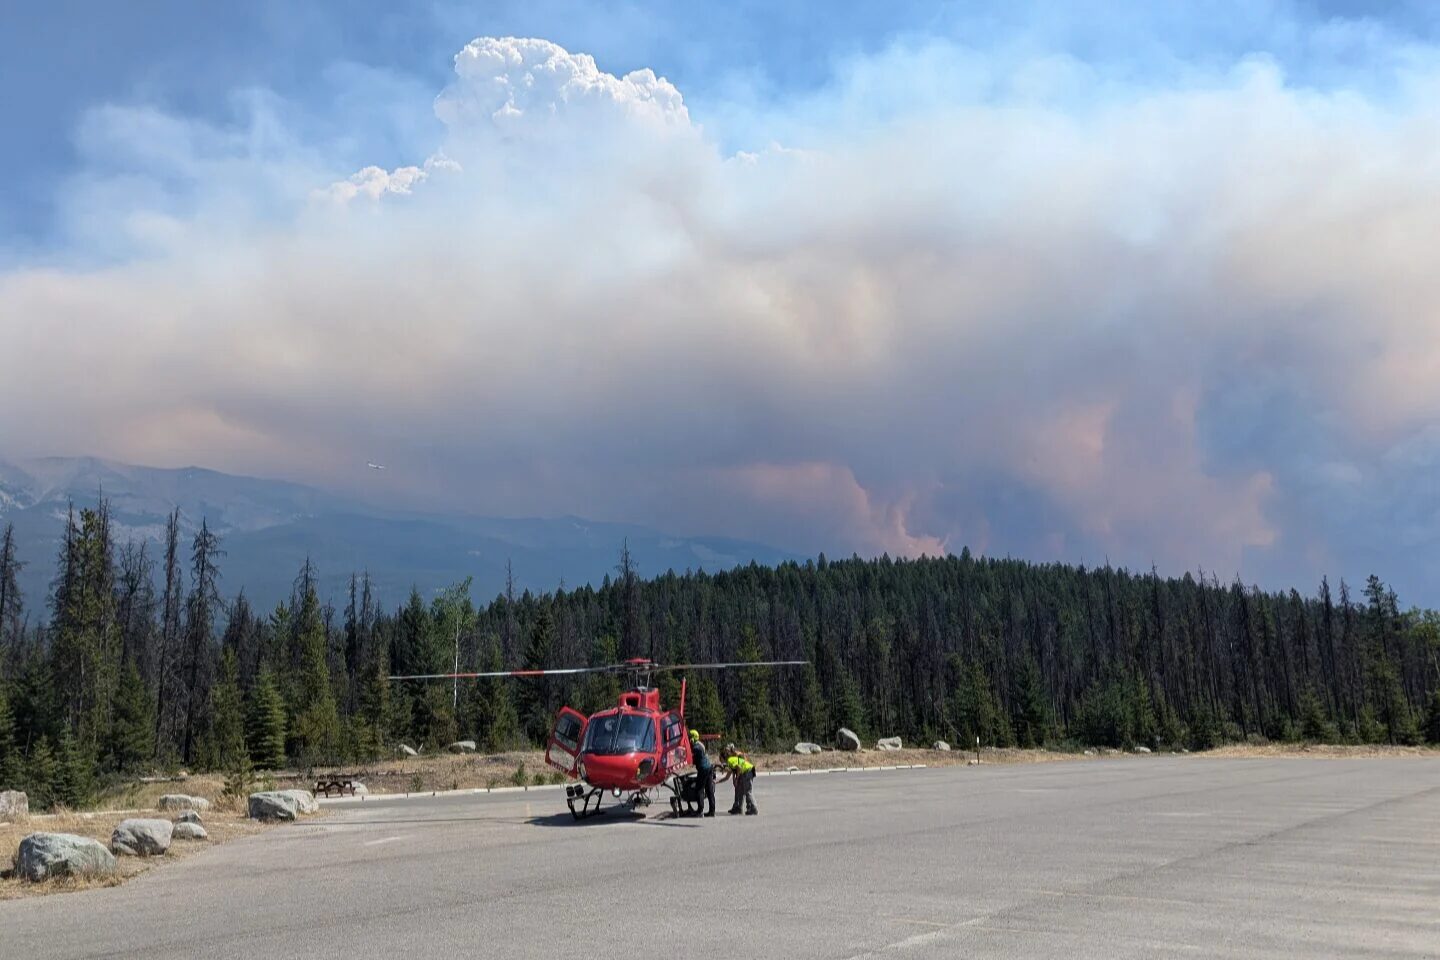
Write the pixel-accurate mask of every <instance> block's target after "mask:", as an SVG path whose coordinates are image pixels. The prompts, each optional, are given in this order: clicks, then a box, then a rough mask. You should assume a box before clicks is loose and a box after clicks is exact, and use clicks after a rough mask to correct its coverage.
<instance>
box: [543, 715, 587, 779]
mask: <svg viewBox="0 0 1440 960" xmlns="http://www.w3.org/2000/svg"><path fill="white" fill-rule="evenodd" d="M585 723H586V720H585V715H584V714H583V713H580V712H579V711H576V710H571V709H570V708H569V707H561V708H560V712H559V713H558V714H556V716H555V726H554V728H553V729H551V731H550V742H549V743H547V744H546V745H545V762H546V763H548V764H550V766H552V767H554V768H555V769H556V770H559V771H560V772H561V773H563V774H565V775H566V776H567V777H578V776H579V773H578V772H577V771H576V764H577V761H578V760H579V757H580V742H581V741H582V740H584V739H585Z"/></svg>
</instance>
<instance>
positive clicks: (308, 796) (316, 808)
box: [278, 790, 320, 813]
mask: <svg viewBox="0 0 1440 960" xmlns="http://www.w3.org/2000/svg"><path fill="white" fill-rule="evenodd" d="M278 793H279V794H280V795H281V796H282V797H289V798H290V799H291V800H292V801H293V802H294V804H295V810H296V812H297V813H319V812H320V804H319V803H318V802H317V801H316V800H315V794H313V793H311V792H310V791H309V790H280V791H278Z"/></svg>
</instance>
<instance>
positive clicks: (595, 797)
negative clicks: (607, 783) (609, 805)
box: [565, 787, 605, 820]
mask: <svg viewBox="0 0 1440 960" xmlns="http://www.w3.org/2000/svg"><path fill="white" fill-rule="evenodd" d="M604 796H605V791H604V790H601V789H600V788H599V787H591V788H590V790H589V791H588V792H587V791H586V790H585V788H584V787H570V788H567V789H566V790H565V805H566V806H567V807H569V808H570V816H572V817H574V818H575V819H576V820H584V819H585V818H586V817H593V816H595V814H597V813H600V812H601V811H600V800H601V798H603V797H604ZM577 800H578V801H579V802H580V809H578V810H577V809H575V802H576V801H577Z"/></svg>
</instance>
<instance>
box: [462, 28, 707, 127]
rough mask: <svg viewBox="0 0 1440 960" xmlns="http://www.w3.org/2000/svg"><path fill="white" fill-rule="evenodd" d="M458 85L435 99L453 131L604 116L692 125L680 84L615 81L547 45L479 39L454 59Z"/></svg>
mask: <svg viewBox="0 0 1440 960" xmlns="http://www.w3.org/2000/svg"><path fill="white" fill-rule="evenodd" d="M455 76H456V78H455V81H454V82H453V83H452V84H451V85H450V86H449V87H447V88H446V89H445V91H444V92H443V93H441V94H440V96H439V97H437V98H436V100H435V113H436V115H437V116H438V117H439V118H440V119H441V120H442V121H444V122H445V123H447V124H449V125H450V126H451V127H454V128H463V129H473V128H475V127H477V126H489V125H493V126H495V127H497V128H499V129H500V130H502V131H506V132H510V131H514V130H519V129H524V128H529V129H535V128H538V127H541V126H545V125H548V124H550V123H552V122H556V121H559V122H564V121H566V120H567V119H582V120H583V121H584V122H589V123H594V122H598V121H599V119H600V118H606V119H610V118H623V119H625V120H640V121H644V122H646V123H653V124H658V125H662V126H681V127H683V126H688V125H689V123H690V115H689V113H688V112H687V111H686V109H685V101H684V99H683V98H682V97H681V96H680V91H679V90H677V89H675V86H674V84H672V83H670V82H669V81H668V80H666V79H664V78H663V77H657V76H655V74H654V72H653V71H651V70H648V69H645V70H635V71H633V72H631V73H627V74H625V75H624V76H623V77H617V76H614V75H613V74H609V73H606V72H604V71H603V70H601V69H600V68H599V67H597V66H596V65H595V59H594V58H593V57H591V56H590V55H589V54H585V53H570V52H569V51H567V50H565V49H564V48H562V47H560V46H558V45H557V44H554V43H551V42H549V41H548V40H531V39H517V38H515V37H505V38H495V37H480V38H478V39H476V40H472V41H471V42H470V43H468V44H466V45H465V49H463V50H461V51H460V52H459V53H457V54H456V55H455Z"/></svg>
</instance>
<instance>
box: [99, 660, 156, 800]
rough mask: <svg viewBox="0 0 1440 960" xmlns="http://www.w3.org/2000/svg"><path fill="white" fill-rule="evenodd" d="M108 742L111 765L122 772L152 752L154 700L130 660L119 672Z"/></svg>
mask: <svg viewBox="0 0 1440 960" xmlns="http://www.w3.org/2000/svg"><path fill="white" fill-rule="evenodd" d="M109 745H110V762H111V766H112V767H113V768H114V769H115V770H119V771H122V772H127V773H128V772H132V771H136V770H139V769H141V767H142V765H143V764H145V763H147V762H149V761H150V760H152V759H153V758H154V756H155V701H154V699H153V698H152V697H151V696H150V691H149V689H148V688H147V687H146V686H145V681H144V680H142V679H141V678H140V670H139V668H138V667H137V666H136V664H135V662H134V661H133V660H132V661H131V662H130V663H128V664H126V666H125V669H124V672H122V673H121V674H120V688H119V690H118V691H117V693H116V697H115V717H114V720H113V722H112V724H111V733H110V744H109Z"/></svg>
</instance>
